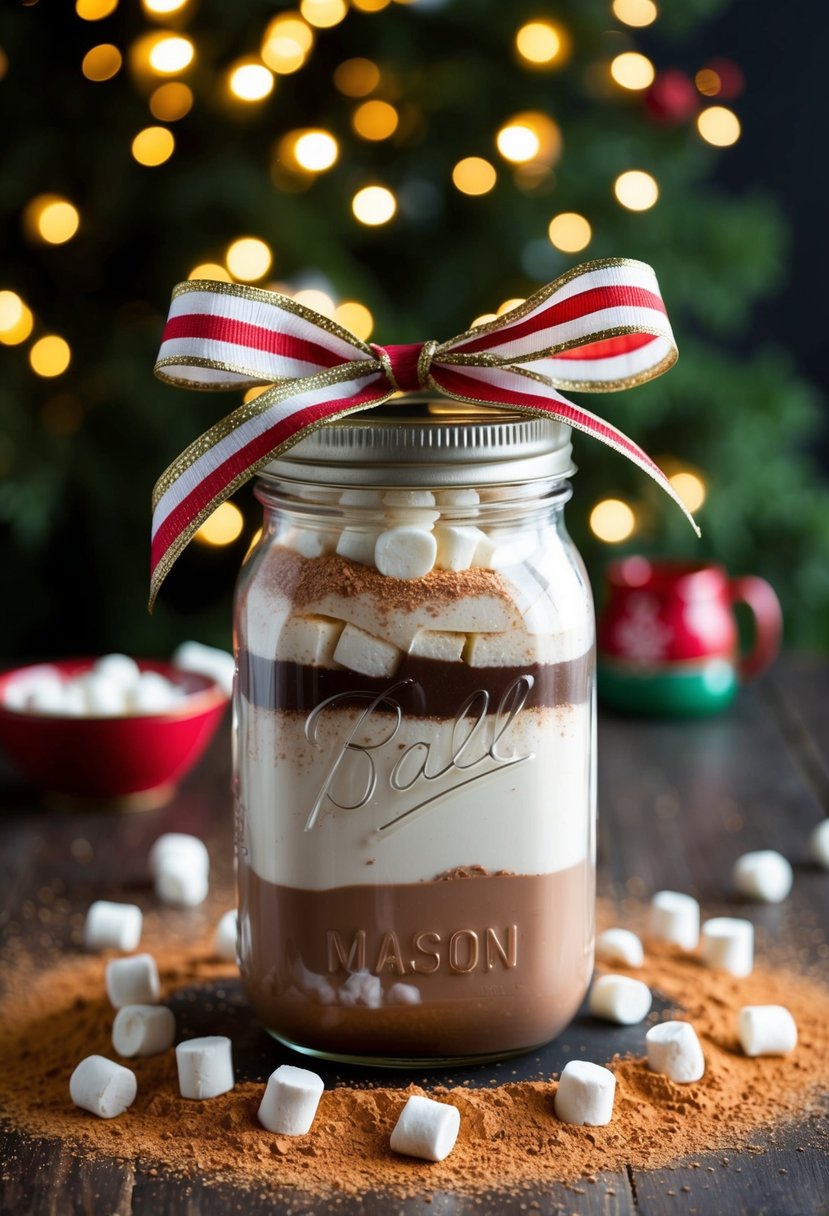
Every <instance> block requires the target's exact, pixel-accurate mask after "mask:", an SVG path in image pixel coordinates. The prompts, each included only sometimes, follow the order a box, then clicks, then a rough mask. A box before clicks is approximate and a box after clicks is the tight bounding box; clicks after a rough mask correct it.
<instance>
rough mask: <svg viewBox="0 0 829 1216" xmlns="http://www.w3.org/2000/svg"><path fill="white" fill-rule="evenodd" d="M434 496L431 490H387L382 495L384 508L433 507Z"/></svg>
mask: <svg viewBox="0 0 829 1216" xmlns="http://www.w3.org/2000/svg"><path fill="white" fill-rule="evenodd" d="M434 505H435V496H434V494H433V493H432V491H431V490H388V491H387V492H386V493H385V494H384V495H383V506H385V507H433V506H434Z"/></svg>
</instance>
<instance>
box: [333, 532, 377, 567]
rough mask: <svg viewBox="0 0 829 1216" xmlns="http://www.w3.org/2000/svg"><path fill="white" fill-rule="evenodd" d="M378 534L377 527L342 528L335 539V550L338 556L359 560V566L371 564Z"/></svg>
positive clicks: (354, 560)
mask: <svg viewBox="0 0 829 1216" xmlns="http://www.w3.org/2000/svg"><path fill="white" fill-rule="evenodd" d="M379 536H380V532H379V529H366V528H343V530H342V532H341V533H340V537H339V540H338V541H337V552H338V553H339V555H340V557H347V558H348V559H349V561H352V562H359V564H360V565H361V566H373V565H374V547H375V545H376V544H377V539H378V537H379Z"/></svg>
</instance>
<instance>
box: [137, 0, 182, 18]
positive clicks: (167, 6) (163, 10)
mask: <svg viewBox="0 0 829 1216" xmlns="http://www.w3.org/2000/svg"><path fill="white" fill-rule="evenodd" d="M188 3H189V0H141V7H142V8H143V10H144V12H145V13H146V14H147V15H148V16H150V17H169V16H170V15H171V14H172V13H180V12H181V10H182V9H183V8H186V7H187V4H188Z"/></svg>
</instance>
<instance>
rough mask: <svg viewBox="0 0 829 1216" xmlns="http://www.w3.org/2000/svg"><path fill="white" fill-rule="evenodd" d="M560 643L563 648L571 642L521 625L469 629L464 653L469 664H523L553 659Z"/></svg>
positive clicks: (557, 657)
mask: <svg viewBox="0 0 829 1216" xmlns="http://www.w3.org/2000/svg"><path fill="white" fill-rule="evenodd" d="M562 645H563V646H564V647H565V648H566V647H569V645H570V641H569V639H568V638H567V637H566V636H561V635H560V636H558V637H555V636H553V637H545V636H544V635H543V634H539V633H534V634H530V633H525V632H524V631H523V630H521V629H515V630H507V631H506V632H504V633H470V634H469V636H468V638H467V642H466V648H465V649H464V652H463V657H464V661H465V662H466V663H468V664H469V666H470V667H523V666H524V665H525V664H528V663H554V662H556V661H557V660H558V659H559V658H560V652H561V648H562Z"/></svg>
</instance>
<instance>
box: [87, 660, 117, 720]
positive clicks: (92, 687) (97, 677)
mask: <svg viewBox="0 0 829 1216" xmlns="http://www.w3.org/2000/svg"><path fill="white" fill-rule="evenodd" d="M77 687H78V690H79V691H80V693H81V695H82V697H83V701H84V710H85V712H86V713H87V714H89V716H90V717H93V718H104V717H106V718H113V717H118V716H120V715H121V714H124V713H126V711H127V705H128V700H127V698H128V692H127V690H126V689H125V688H124V687H123V686H122V685H121V684H118V683H117V682H116V681H115V680H113V679H111V678H110V677H109V676H107V675H106V674H102V673H98V672H95V671H90V672H88V673H87V674H86V675H85V676H81V677H80V679H79V680H78V681H77Z"/></svg>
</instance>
